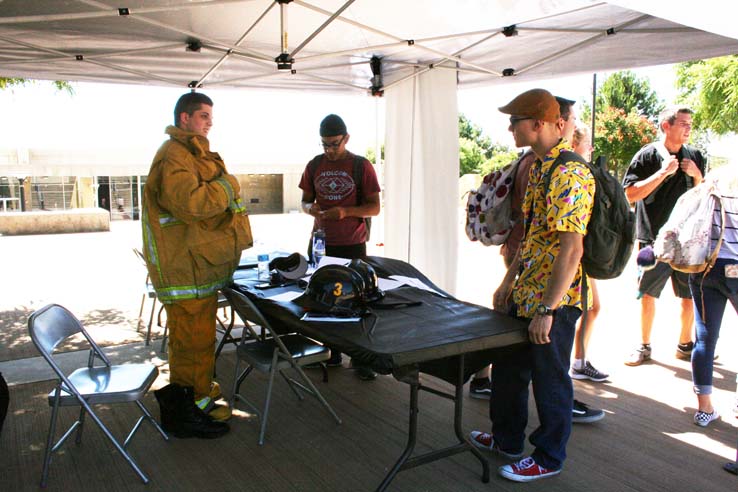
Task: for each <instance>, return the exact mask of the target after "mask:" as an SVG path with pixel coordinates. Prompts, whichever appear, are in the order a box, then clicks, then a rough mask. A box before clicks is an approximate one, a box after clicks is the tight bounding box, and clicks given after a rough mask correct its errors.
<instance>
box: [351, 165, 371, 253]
mask: <svg viewBox="0 0 738 492" xmlns="http://www.w3.org/2000/svg"><path fill="white" fill-rule="evenodd" d="M353 178H354V186H356V206H357V207H358V206H359V205H361V204H362V203H363V202H364V188H363V184H364V158H363V157H361V156H360V155H356V154H354V169H353ZM362 221H363V222H364V229H365V230H366V236H365V239H364V242H369V235H370V234H371V230H372V219H371V217H363V218H362Z"/></svg>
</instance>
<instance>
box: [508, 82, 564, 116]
mask: <svg viewBox="0 0 738 492" xmlns="http://www.w3.org/2000/svg"><path fill="white" fill-rule="evenodd" d="M498 109H499V110H500V112H502V113H505V114H509V115H512V116H524V117H526V118H535V119H537V120H542V121H547V122H549V123H556V122H557V121H559V114H560V113H559V102H558V101H557V100H556V98H555V97H554V96H553V95H552V94H551V93H550V92H548V91H547V90H545V89H531V90H529V91H525V92H523V93H522V94H520V95H518V96H517V97H515V99H513V100H512V101H510V102H509V103H507V104H506V105H504V106H501V107H500V108H498Z"/></svg>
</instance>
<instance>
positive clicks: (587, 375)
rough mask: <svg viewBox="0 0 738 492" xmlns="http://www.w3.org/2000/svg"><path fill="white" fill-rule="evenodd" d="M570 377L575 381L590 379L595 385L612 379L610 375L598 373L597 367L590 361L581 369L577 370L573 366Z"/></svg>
mask: <svg viewBox="0 0 738 492" xmlns="http://www.w3.org/2000/svg"><path fill="white" fill-rule="evenodd" d="M569 375H571V377H572V378H573V379H589V380H591V381H594V382H595V383H601V382H602V381H606V380H607V378H609V377H610V375H609V374H605V373H604V372H600V371H598V370H597V369H596V368H595V366H593V365H592V364H590V363H589V361H587V362H585V363H584V367H582V368H581V369H577V368H575V367H574V366H572V367H571V370H570V371H569Z"/></svg>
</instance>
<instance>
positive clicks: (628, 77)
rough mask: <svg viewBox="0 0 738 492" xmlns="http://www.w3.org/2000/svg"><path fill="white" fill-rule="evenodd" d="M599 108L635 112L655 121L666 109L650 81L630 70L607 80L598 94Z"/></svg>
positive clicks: (617, 73)
mask: <svg viewBox="0 0 738 492" xmlns="http://www.w3.org/2000/svg"><path fill="white" fill-rule="evenodd" d="M597 106H598V108H607V107H612V108H620V109H622V110H624V111H625V112H626V113H631V112H635V113H636V114H638V115H641V116H646V117H647V118H648V119H650V120H653V121H656V119H657V118H658V115H659V113H660V112H661V111H663V109H664V104H663V102H662V101H660V100H659V98H658V96H657V95H656V92H654V91H653V90H652V89H651V84H650V83H649V81H648V79H646V78H640V77H638V76H636V74H635V73H634V72H631V71H630V70H625V71H621V72H615V73H614V74H612V75H610V76H609V77H608V78H607V79H605V81H604V82H603V83H602V86H601V87H600V88H599V90H598V93H597Z"/></svg>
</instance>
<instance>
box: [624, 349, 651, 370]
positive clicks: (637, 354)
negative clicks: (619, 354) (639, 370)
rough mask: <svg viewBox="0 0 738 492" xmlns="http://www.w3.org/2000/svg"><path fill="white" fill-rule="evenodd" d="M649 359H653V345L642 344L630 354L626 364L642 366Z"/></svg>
mask: <svg viewBox="0 0 738 492" xmlns="http://www.w3.org/2000/svg"><path fill="white" fill-rule="evenodd" d="M648 360H651V346H650V345H641V346H640V347H638V348H637V349H635V350H634V351H633V353H632V354H630V356H629V357H628V359H627V360H626V361H625V365H626V366H631V367H635V366H640V365H641V364H643V363H644V362H646V361H648Z"/></svg>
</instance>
